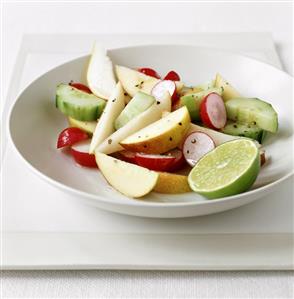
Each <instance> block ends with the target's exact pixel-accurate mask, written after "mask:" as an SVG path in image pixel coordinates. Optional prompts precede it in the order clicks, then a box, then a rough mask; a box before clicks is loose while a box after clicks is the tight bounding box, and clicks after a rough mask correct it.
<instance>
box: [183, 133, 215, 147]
mask: <svg viewBox="0 0 294 299" xmlns="http://www.w3.org/2000/svg"><path fill="white" fill-rule="evenodd" d="M194 133H201V134H204V135H206V136H208V137H209V138H210V139H211V140H212V142H213V144H214V147H216V144H215V142H214V140H213V138H212V137H211V136H210V135H209V134H207V133H204V132H202V131H197V130H196V131H193V132H191V133H189V134H188V135H187V136H186V137H185V140H184V142H183V143H182V147H183V148H184V143H185V141H186V139H187V138H188V137H189V136H191V135H192V134H194Z"/></svg>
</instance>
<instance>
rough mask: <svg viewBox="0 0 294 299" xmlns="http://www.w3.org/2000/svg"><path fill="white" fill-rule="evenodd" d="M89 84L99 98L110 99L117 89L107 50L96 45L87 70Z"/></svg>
mask: <svg viewBox="0 0 294 299" xmlns="http://www.w3.org/2000/svg"><path fill="white" fill-rule="evenodd" d="M87 83H88V86H89V88H90V90H91V91H92V92H93V93H94V95H96V96H97V97H100V98H103V99H105V100H107V99H109V97H110V95H111V93H112V91H113V89H114V88H115V84H116V82H115V76H114V72H113V65H112V62H111V60H110V58H109V57H108V56H107V54H106V50H105V49H103V48H102V47H100V46H98V44H97V42H96V43H95V44H94V47H93V50H92V55H91V58H90V61H89V65H88V69H87Z"/></svg>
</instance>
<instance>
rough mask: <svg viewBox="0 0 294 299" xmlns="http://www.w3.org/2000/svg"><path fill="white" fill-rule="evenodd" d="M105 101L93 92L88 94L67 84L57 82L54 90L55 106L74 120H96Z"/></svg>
mask: <svg viewBox="0 0 294 299" xmlns="http://www.w3.org/2000/svg"><path fill="white" fill-rule="evenodd" d="M105 103H106V102H105V101H104V100H102V99H100V98H98V97H96V96H95V95H93V94H88V93H86V92H83V91H81V90H78V89H76V88H74V87H72V86H69V85H67V84H59V85H58V86H57V90H56V107H57V108H58V109H59V110H60V111H61V112H62V113H63V114H65V115H67V116H70V117H72V118H74V119H76V120H81V121H94V120H97V119H98V118H99V117H100V115H101V113H102V111H103V109H104V107H105Z"/></svg>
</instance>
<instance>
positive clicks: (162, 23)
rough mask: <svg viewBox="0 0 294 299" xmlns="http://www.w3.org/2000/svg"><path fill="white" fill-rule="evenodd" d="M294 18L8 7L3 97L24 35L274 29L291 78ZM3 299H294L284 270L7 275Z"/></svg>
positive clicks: (268, 10)
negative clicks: (140, 298)
mask: <svg viewBox="0 0 294 299" xmlns="http://www.w3.org/2000/svg"><path fill="white" fill-rule="evenodd" d="M292 18H293V16H292V7H291V4H289V3H288V4H285V3H284V4H282V3H271V4H269V3H251V4H250V3H236V4H232V3H218V4H215V3H208V4H200V3H195V4H180V3H177V4H176V3H169V4H167V3H162V4H142V3H136V4H131V3H128V4H126V3H124V4H118V3H116V4H73V3H72V4H70V3H68V4H57V3H55V4H43V5H42V4H20V3H18V4H16V3H15V4H8V3H6V4H4V15H3V21H4V35H3V38H4V52H3V54H4V57H3V58H4V59H3V75H4V76H3V82H2V86H4V92H5V91H6V88H7V86H8V82H9V79H10V76H11V72H12V67H13V64H14V61H15V57H16V55H17V50H18V47H19V45H20V41H21V38H22V35H23V34H24V33H59V32H60V33H62V32H64V33H77V32H79V33H83V32H88V33H115V32H117V33H127V32H132V33H138V32H139V33H140V32H142V33H150V32H151V33H152V32H156V33H159V32H161V33H165V32H166V33H168V32H190V33H191V32H209V31H212V32H227V31H230V32H242V31H245V32H247V31H269V32H272V34H273V38H274V40H275V42H276V45H277V50H278V52H279V54H280V55H281V58H282V62H283V65H284V68H285V70H286V71H288V72H290V73H292V64H293V62H292V44H291V43H292V33H293V32H292V26H291V20H292ZM175 42H176V41H175ZM56 47H58V45H56ZM4 94H5V93H4ZM2 297H3V298H5V297H10V298H11V297H14V298H20V297H27V298H33V297H34V298H45V297H47V298H48V297H49V298H94V297H95V298H99V297H103V298H118V297H124V298H134V297H146V298H159V297H169V298H173V297H174V298H179V297H182V298H195V297H199V298H215V297H218V298H291V297H293V275H292V273H290V272H282V271H276V272H189V271H187V272H164V271H159V272H155V271H27V272H25V271H10V272H8V271H6V272H3V273H2Z"/></svg>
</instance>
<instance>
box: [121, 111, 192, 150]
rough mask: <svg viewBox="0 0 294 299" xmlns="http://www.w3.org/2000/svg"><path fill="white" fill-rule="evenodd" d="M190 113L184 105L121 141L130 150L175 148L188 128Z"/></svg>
mask: <svg viewBox="0 0 294 299" xmlns="http://www.w3.org/2000/svg"><path fill="white" fill-rule="evenodd" d="M190 124H191V120H190V115H189V112H188V109H187V107H186V106H184V107H182V108H180V109H178V110H176V111H174V112H172V113H170V114H168V115H167V116H166V117H164V118H162V119H160V120H158V121H157V122H155V123H152V124H150V125H149V126H148V127H145V128H143V129H142V130H140V131H137V132H136V133H135V134H133V135H131V136H129V137H127V138H126V139H124V140H122V141H121V143H120V144H121V145H122V146H123V147H124V148H125V149H126V150H129V151H132V152H142V153H146V154H162V153H165V152H167V151H169V150H171V149H174V148H176V147H177V146H178V145H179V144H180V143H181V141H182V139H183V137H184V135H185V134H186V132H187V131H188V130H189V128H190Z"/></svg>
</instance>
